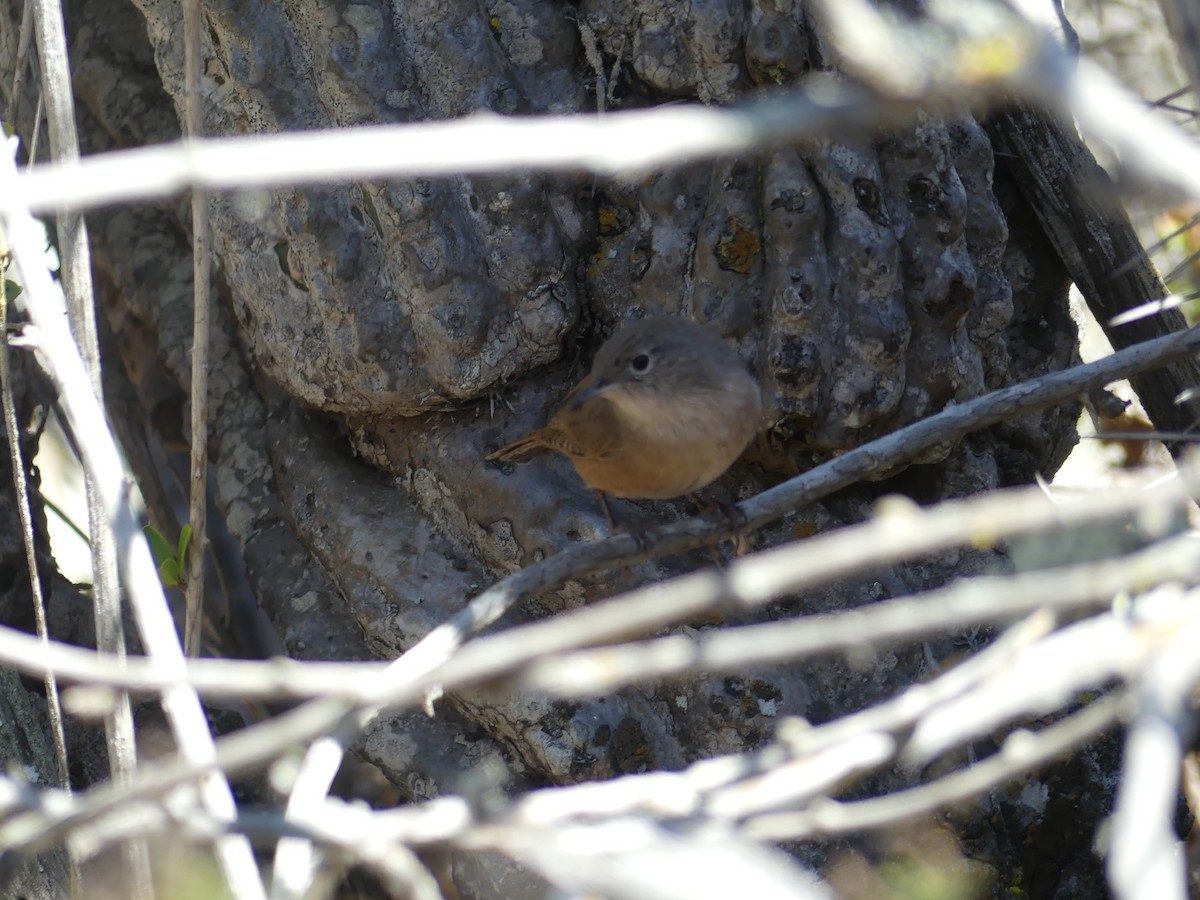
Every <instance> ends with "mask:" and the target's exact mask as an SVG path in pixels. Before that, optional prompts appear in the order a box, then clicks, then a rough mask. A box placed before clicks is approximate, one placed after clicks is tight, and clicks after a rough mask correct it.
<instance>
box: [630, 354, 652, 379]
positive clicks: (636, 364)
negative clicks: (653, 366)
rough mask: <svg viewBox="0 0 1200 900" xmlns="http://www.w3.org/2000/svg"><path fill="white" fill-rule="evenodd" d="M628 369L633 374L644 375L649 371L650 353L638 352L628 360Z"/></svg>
mask: <svg viewBox="0 0 1200 900" xmlns="http://www.w3.org/2000/svg"><path fill="white" fill-rule="evenodd" d="M629 371H630V372H632V373H633V374H634V375H645V374H646V373H647V372H649V371H650V355H649V354H648V353H639V354H638V355H637V356H635V357H634V358H633V359H631V360H630V361H629Z"/></svg>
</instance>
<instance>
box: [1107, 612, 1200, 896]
mask: <svg viewBox="0 0 1200 900" xmlns="http://www.w3.org/2000/svg"><path fill="white" fill-rule="evenodd" d="M1188 599H1189V600H1190V602H1191V603H1193V604H1194V603H1195V602H1196V600H1197V597H1196V595H1195V593H1193V595H1192V596H1191V597H1190V598H1188ZM1184 602H1187V601H1184ZM1172 637H1173V640H1171V642H1170V643H1169V644H1168V645H1167V646H1165V647H1163V648H1162V649H1160V650H1158V651H1157V652H1156V653H1155V654H1154V657H1153V658H1152V659H1151V660H1150V661H1149V664H1148V665H1147V666H1146V667H1145V668H1144V669H1143V670H1142V672H1141V673H1140V677H1139V678H1138V683H1137V684H1136V686H1135V694H1134V696H1135V698H1136V700H1137V713H1136V715H1135V716H1134V718H1133V721H1132V722H1131V723H1130V725H1129V731H1128V733H1127V734H1126V737H1125V754H1124V766H1123V770H1122V772H1121V784H1120V787H1119V788H1118V790H1117V800H1116V808H1115V810H1114V813H1113V817H1112V820H1111V835H1110V837H1111V840H1110V841H1109V849H1108V854H1107V855H1108V880H1109V884H1110V885H1111V886H1112V888H1113V893H1114V894H1115V895H1116V896H1117V897H1118V898H1121V900H1135V898H1144V900H1185V898H1186V897H1187V896H1188V891H1187V888H1186V885H1185V878H1184V872H1183V866H1182V865H1181V862H1182V861H1181V859H1180V855H1179V853H1178V842H1179V839H1178V838H1177V837H1176V836H1175V827H1174V819H1175V810H1176V803H1177V801H1178V797H1179V775H1180V771H1181V769H1182V766H1183V755H1184V752H1185V749H1186V748H1187V747H1188V745H1189V743H1190V741H1191V740H1192V732H1193V728H1194V724H1195V721H1194V715H1195V710H1194V708H1193V701H1192V693H1193V690H1194V689H1195V686H1196V684H1197V682H1198V681H1200V655H1197V653H1196V647H1197V646H1198V645H1200V617H1193V618H1192V620H1191V621H1190V622H1186V623H1184V624H1183V625H1181V626H1177V627H1176V629H1175V633H1174V634H1173V635H1172Z"/></svg>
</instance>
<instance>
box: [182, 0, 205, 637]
mask: <svg viewBox="0 0 1200 900" xmlns="http://www.w3.org/2000/svg"><path fill="white" fill-rule="evenodd" d="M183 33H184V60H185V63H184V65H185V69H186V72H185V77H186V79H187V138H189V139H192V138H198V137H201V136H202V134H203V125H204V123H203V116H202V111H201V109H200V99H201V98H200V67H201V59H200V0H184V4H183ZM192 263H193V269H192V272H193V274H192V278H193V281H194V283H195V303H194V305H195V310H194V314H193V319H192V455H191V462H190V464H189V467H188V472H189V476H190V477H189V479H188V481H189V484H190V486H191V491H190V501H189V512H188V516H189V521H190V522H191V526H192V543H191V548H190V551H189V555H188V560H187V573H188V577H187V617H186V620H185V621H186V625H185V627H184V650H185V652H186V653H187V655H188V656H199V655H200V635H201V624H202V622H203V620H204V555H205V551H206V549H207V545H208V540H207V536H206V529H205V526H206V523H205V511H206V507H205V501H206V496H207V494H206V488H207V481H208V333H209V327H208V306H209V260H208V195H207V194H205V192H204V191H202V190H200V189H198V188H197V189H196V190H193V191H192Z"/></svg>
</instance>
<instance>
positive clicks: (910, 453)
mask: <svg viewBox="0 0 1200 900" xmlns="http://www.w3.org/2000/svg"><path fill="white" fill-rule="evenodd" d="M1160 341H1162V342H1165V343H1160V342H1159V341H1153V342H1147V343H1146V344H1143V345H1140V346H1139V347H1134V348H1130V351H1140V352H1141V353H1149V354H1154V352H1155V350H1156V349H1157V350H1161V349H1163V348H1164V347H1170V348H1173V352H1170V353H1169V354H1168V355H1169V356H1170V358H1171V359H1172V360H1173V359H1182V358H1185V357H1188V356H1190V355H1191V354H1192V353H1194V352H1195V350H1196V348H1197V347H1198V346H1200V332H1197V331H1195V330H1189V331H1185V332H1180V333H1179V334H1175V335H1170V336H1167V337H1165V338H1161V339H1160ZM1151 348H1154V349H1151ZM1130 351H1125V352H1130ZM1113 359H1114V357H1109V359H1108V360H1103V361H1101V362H1102V363H1106V364H1108V365H1112V360H1113ZM1162 361H1163V362H1166V361H1167V360H1166V359H1163V360H1162ZM1092 365H1093V366H1094V365H1097V363H1093V364H1092ZM1142 368H1143V367H1141V366H1135V367H1133V368H1131V369H1130V370H1129V371H1141V369H1142ZM1085 369H1088V367H1086V366H1085V367H1081V368H1080V369H1068V370H1066V371H1064V372H1057V373H1054V374H1052V375H1048V376H1045V377H1044V378H1042V379H1037V380H1036V382H1030V383H1026V384H1018V385H1013V386H1012V387H1009V388H1005V389H1002V390H999V391H995V392H993V393H991V394H988V395H986V396H984V397H981V398H979V400H975V401H972V402H970V403H966V404H963V405H961V406H955V407H951V408H949V409H947V410H944V411H943V412H941V413H939V414H937V415H935V416H931V417H929V418H928V419H925V420H923V421H921V422H917V423H916V424H914V425H910V426H908V427H906V428H902V429H900V430H899V431H897V432H895V433H893V434H891V435H888V436H887V437H885V438H882V439H880V440H879V441H874V442H872V443H870V444H866V445H863V446H862V447H858V448H856V449H854V450H851V451H849V452H847V453H846V454H845V455H844V456H842V457H840V458H838V459H836V460H833V461H832V462H829V463H826V464H824V465H822V466H818V467H817V468H816V469H814V470H812V471H811V472H808V473H806V474H805V475H802V476H799V477H797V478H793V479H792V480H790V481H787V482H785V483H784V484H781V485H779V486H778V487H775V488H772V489H771V490H768V491H764V492H763V493H761V494H759V495H758V496H756V497H752V498H751V499H750V500H748V501H746V502H745V503H743V504H741V505H740V508H741V510H742V512H743V513H744V514H745V516H746V521H747V525H748V527H750V528H755V527H759V526H761V525H765V524H766V523H767V522H770V521H772V520H774V519H776V518H779V517H780V516H782V515H784V514H785V513H787V512H788V511H790V510H793V509H796V508H798V507H800V506H803V505H806V504H808V503H811V502H813V501H814V500H816V499H819V498H820V497H822V496H826V495H827V494H829V493H832V492H833V491H835V490H839V489H841V488H843V487H847V486H848V485H850V484H853V483H855V482H858V481H861V480H863V479H864V478H867V477H870V476H877V475H881V474H883V473H885V472H887V471H888V470H889V469H892V468H894V467H896V466H897V465H901V464H903V463H905V462H907V461H909V460H912V459H914V458H916V456H917V455H918V454H919V453H921V452H923V451H925V450H927V449H930V448H932V447H934V446H937V445H938V444H941V443H944V442H946V441H948V440H957V439H958V438H961V437H962V436H964V435H965V434H967V433H968V432H970V431H973V430H976V429H977V428H980V427H984V426H986V425H990V424H994V423H996V422H999V421H1002V420H1004V419H1007V418H1010V417H1012V416H1015V415H1017V414H1019V413H1020V412H1023V411H1026V410H1028V409H1030V408H1032V407H1034V406H1044V405H1050V404H1052V403H1055V402H1061V401H1063V400H1066V399H1069V398H1071V397H1073V396H1077V395H1078V394H1079V393H1081V392H1082V391H1086V390H1088V389H1089V388H1092V387H1097V386H1100V385H1103V384H1107V383H1108V382H1109V381H1111V380H1113V379H1112V378H1108V377H1103V376H1100V375H1099V373H1100V372H1101V371H1103V370H1104V369H1095V370H1093V371H1095V372H1096V373H1097V375H1096V376H1095V377H1093V378H1090V379H1085V380H1086V384H1084V385H1082V386H1081V385H1080V383H1079V375H1080V373H1081V372H1082V371H1083V370H1085ZM1117 377H1124V375H1122V376H1117ZM1034 385H1036V387H1035V386H1034ZM1043 394H1045V395H1046V397H1045V399H1044V400H1039V401H1038V402H1037V403H1030V402H1029V400H1030V397H1031V396H1038V397H1041V396H1042V395H1043ZM1051 398H1053V399H1051ZM719 528H720V525H719V523H717V522H714V521H713V520H711V519H708V518H707V517H701V518H699V519H693V520H689V521H684V522H680V523H674V524H672V525H668V526H666V527H663V528H661V529H656V530H655V531H653V532H651V534H650V535H649V536H648V544H649V546H650V547H652V548H653V551H652V552H651V553H645V554H638V553H637V547H636V544H637V542H636V541H635V540H634V539H633V538H632V537H631V536H629V535H620V536H617V537H615V538H611V539H609V540H608V541H605V542H603V543H602V544H599V545H591V546H590V547H581V548H578V549H574V550H568V551H565V552H563V553H560V554H558V555H557V556H555V557H552V558H551V559H549V560H547V561H545V563H543V564H542V566H543V567H545V568H546V569H548V570H549V569H553V568H555V561H556V560H557V565H558V566H570V569H569V573H570V577H578V576H580V575H582V574H586V573H587V572H590V571H594V570H595V569H598V568H600V567H602V566H603V565H604V564H606V563H609V562H612V561H615V559H617V558H622V559H640V558H647V557H649V556H657V555H663V554H666V553H673V552H678V551H681V550H687V549H691V548H692V547H695V546H697V545H698V544H699V543H702V542H703V541H704V539H705V533H706V532H707V533H708V535H709V539H711V537H712V534H711V533H712V532H715V531H718V529H719ZM605 550H607V552H604V551H605ZM593 556H594V557H596V558H595V560H594V561H592V559H591V557H593ZM576 561H577V562H576ZM572 563H575V565H572ZM521 574H522V573H517V575H515V576H512V577H510V578H509V579H506V580H505V581H502V582H500V583H499V584H498V585H496V586H495V587H494V588H492V589H491V590H489V591H485V592H484V593H483V594H481V595H480V596H478V597H476V598H475V600H473V601H472V602H471V603H470V604H469V605H468V607H467V608H466V609H465V610H463V611H462V612H461V613H459V614H458V615H456V616H454V617H452V618H451V619H450V620H449V621H447V622H446V623H444V624H442V625H440V626H438V627H437V628H435V629H434V630H433V631H432V632H430V633H429V634H428V635H427V636H426V637H425V638H424V639H423V640H422V641H420V642H419V643H418V644H417V645H416V646H414V647H413V648H411V649H410V650H409V651H408V652H406V653H405V654H404V655H403V656H401V657H400V658H399V659H397V660H396V662H394V663H393V664H392V666H391V667H390V668H389V670H388V671H387V672H386V673H385V675H384V676H383V677H382V678H381V679H380V685H379V697H380V701H379V702H381V703H382V702H386V701H385V698H387V697H388V696H389V692H390V690H392V689H400V688H403V687H406V686H410V685H411V684H412V682H414V681H416V680H418V679H420V678H421V677H422V676H424V675H426V674H428V673H429V672H430V671H431V670H433V669H434V668H436V667H437V666H439V665H441V664H442V663H444V662H445V661H446V660H447V659H448V658H449V657H450V655H451V654H453V653H454V652H455V651H456V650H457V649H458V648H459V646H461V645H462V643H463V642H464V641H465V640H466V639H467V638H468V637H469V636H470V635H472V634H474V633H476V632H477V631H479V630H480V629H482V628H484V627H486V626H487V625H489V624H491V623H492V622H494V621H495V620H496V619H498V618H499V617H500V616H501V615H502V614H503V613H504V612H505V611H506V610H507V609H508V608H509V607H510V606H511V605H512V604H513V603H515V602H516V601H517V600H518V599H519V598H520V597H521V596H523V594H521V593H517V592H515V591H514V590H513V587H514V585H515V584H516V583H517V580H518V579H519V578H520V576H521ZM542 589H544V586H543V588H542ZM378 713H379V707H378V706H375V705H368V706H365V707H364V708H361V709H359V710H358V711H356V712H354V713H351V712H350V711H349V710H347V711H346V714H345V719H344V720H343V721H342V724H341V726H340V727H336V728H334V731H335V732H336V734H335V735H334V736H327V737H325V738H323V739H322V740H320V741H318V742H316V743H315V744H314V745H313V747H312V748H310V752H309V754H308V755H307V756H306V759H305V763H304V765H303V767H302V770H301V776H302V779H301V778H298V779H297V781H298V782H299V784H298V785H297V789H298V790H301V791H304V792H305V796H307V797H310V798H311V797H312V796H315V795H317V794H321V795H323V794H324V792H325V791H327V790H328V785H330V784H331V783H332V781H333V777H334V775H335V774H336V772H337V767H338V765H339V764H340V761H341V757H342V747H343V746H344V743H345V741H346V740H347V739H348V735H350V734H352V733H355V732H357V731H358V730H361V729H362V728H364V727H366V725H367V724H368V723H369V722H371V721H372V720H373V719H374V717H375V716H376V715H378ZM330 714H331V715H332V714H333V710H332V709H331V710H330ZM339 718H342V717H339ZM330 725H331V727H333V726H334V723H333V722H331V723H330Z"/></svg>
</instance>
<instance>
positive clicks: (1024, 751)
mask: <svg viewBox="0 0 1200 900" xmlns="http://www.w3.org/2000/svg"><path fill="white" fill-rule="evenodd" d="M1128 700H1129V696H1128V692H1126V691H1116V692H1114V693H1111V694H1108V695H1106V696H1104V697H1102V698H1101V699H1099V700H1095V701H1093V702H1092V703H1089V704H1088V705H1087V706H1086V707H1084V708H1083V709H1082V710H1080V711H1079V712H1077V713H1074V714H1072V715H1070V716H1067V717H1066V718H1065V719H1062V720H1061V721H1059V722H1056V723H1054V724H1053V725H1048V726H1047V727H1045V728H1043V729H1041V730H1040V731H1038V732H1037V733H1036V734H1030V733H1029V732H1027V731H1017V732H1014V733H1013V734H1011V735H1009V736H1008V737H1007V738H1006V739H1005V741H1004V744H1003V745H1002V746H1001V748H1000V750H999V752H997V753H996V754H995V755H993V756H990V757H988V758H987V759H985V760H982V761H981V762H977V763H974V764H972V765H971V766H970V768H967V769H963V770H961V771H958V772H955V773H954V774H952V775H947V776H945V777H944V778H939V779H938V780H937V781H934V782H931V783H929V784H925V785H921V786H920V787H916V788H910V789H909V790H906V791H898V792H896V793H894V794H888V795H886V796H884V797H876V798H873V799H870V800H859V801H855V802H849V803H846V802H839V801H836V800H824V801H821V802H819V803H813V805H812V806H811V808H809V809H807V810H804V811H803V812H798V813H767V814H764V815H760V816H753V817H751V818H749V819H748V820H747V821H746V823H745V825H744V833H745V834H747V835H748V836H750V837H753V838H757V839H759V840H803V839H804V838H806V837H811V836H814V835H817V834H822V835H835V834H846V833H848V832H852V831H862V830H864V829H868V828H880V827H882V826H885V825H894V824H897V823H899V822H904V821H907V820H910V819H913V818H919V817H921V816H926V815H928V814H929V813H931V812H934V811H936V810H938V809H944V808H946V807H947V806H950V805H952V804H955V803H962V802H963V801H966V800H970V799H973V798H975V797H979V796H981V795H982V794H985V793H986V792H987V791H989V790H990V789H991V788H993V787H995V786H996V785H998V784H1002V783H1004V782H1005V781H1009V780H1011V779H1012V778H1015V777H1016V776H1017V775H1020V774H1022V773H1024V772H1028V771H1030V770H1031V769H1036V768H1037V767H1038V766H1041V765H1044V764H1045V763H1048V762H1052V761H1053V760H1055V759H1058V758H1059V757H1061V756H1063V755H1065V754H1066V753H1068V752H1069V751H1070V750H1072V749H1074V748H1075V747H1078V746H1079V745H1080V744H1083V743H1085V742H1087V741H1089V740H1091V739H1092V738H1095V737H1098V736H1099V735H1101V734H1103V733H1104V732H1105V731H1107V730H1108V729H1110V728H1112V727H1113V726H1114V725H1116V724H1117V723H1118V721H1119V720H1120V716H1121V712H1122V710H1123V708H1124V707H1125V706H1127V702H1128Z"/></svg>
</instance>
